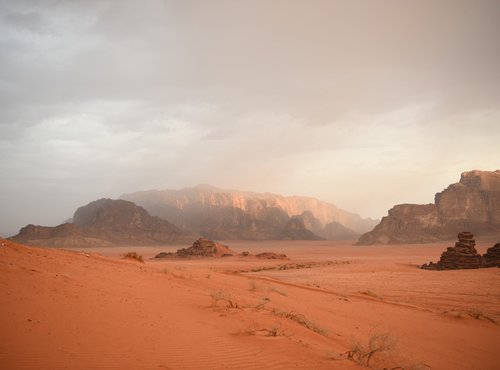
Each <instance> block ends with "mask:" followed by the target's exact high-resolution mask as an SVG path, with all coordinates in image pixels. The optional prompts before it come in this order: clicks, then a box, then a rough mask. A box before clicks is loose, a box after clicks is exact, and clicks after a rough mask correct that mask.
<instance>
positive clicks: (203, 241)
mask: <svg viewBox="0 0 500 370" xmlns="http://www.w3.org/2000/svg"><path fill="white" fill-rule="evenodd" d="M236 254H237V253H236V252H234V251H232V250H231V249H229V247H228V246H227V245H224V244H220V243H216V242H214V241H212V240H210V239H207V238H199V239H198V240H196V241H195V242H194V243H193V245H192V246H191V247H189V248H181V249H178V250H177V252H175V253H171V252H161V253H159V254H157V255H156V256H155V258H172V257H174V258H175V257H178V258H194V257H229V256H235V255H236Z"/></svg>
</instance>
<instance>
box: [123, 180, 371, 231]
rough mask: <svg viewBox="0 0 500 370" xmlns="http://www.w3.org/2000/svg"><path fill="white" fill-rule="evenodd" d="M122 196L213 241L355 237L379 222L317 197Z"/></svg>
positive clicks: (198, 192) (198, 191)
mask: <svg viewBox="0 0 500 370" xmlns="http://www.w3.org/2000/svg"><path fill="white" fill-rule="evenodd" d="M120 198H121V199H125V200H129V201H132V202H134V203H135V204H137V205H140V206H141V207H144V208H145V209H146V210H147V211H148V212H149V213H151V214H152V215H155V216H158V217H161V218H162V219H165V220H168V221H169V222H171V223H173V224H175V225H177V226H179V227H180V228H182V229H184V230H189V231H191V232H194V233H198V234H201V235H203V236H205V237H208V238H211V239H217V240H232V239H234V240H236V239H248V240H264V239H300V240H314V239H331V240H340V239H356V238H357V237H358V236H359V235H360V234H361V233H363V232H366V231H368V230H371V229H372V228H373V227H374V226H375V225H376V224H377V223H378V221H377V220H372V219H363V218H361V217H360V216H359V215H357V214H355V213H350V212H347V211H345V210H342V209H339V208H337V207H336V206H334V205H333V204H330V203H327V202H323V201H320V200H318V199H315V198H310V197H301V196H282V195H277V194H271V193H255V192H246V191H240V190H227V189H219V188H216V187H213V186H210V185H198V186H196V187H193V188H185V189H181V190H147V191H139V192H135V193H130V194H124V195H122V196H121V197H120Z"/></svg>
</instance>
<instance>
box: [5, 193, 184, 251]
mask: <svg viewBox="0 0 500 370" xmlns="http://www.w3.org/2000/svg"><path fill="white" fill-rule="evenodd" d="M12 240H15V241H17V242H22V243H25V244H32V245H42V246H57V247H73V246H90V247H92V246H112V245H155V244H166V243H171V242H177V241H187V240H192V236H189V235H187V234H185V233H184V232H183V231H182V230H180V229H179V228H178V227H177V226H174V225H172V224H171V223H169V222H168V221H165V220H162V219H160V218H159V217H154V216H151V215H150V214H149V213H148V212H147V211H146V210H145V209H144V208H142V207H139V206H136V205H135V204H134V203H132V202H129V201H125V200H113V199H100V200H96V201H94V202H91V203H89V204H87V205H86V206H84V207H80V208H78V209H77V210H76V212H75V214H74V216H73V223H64V224H61V225H59V226H55V227H48V226H35V225H31V224H30V225H28V226H26V227H23V228H22V229H21V230H20V232H19V234H17V235H15V236H14V237H12Z"/></svg>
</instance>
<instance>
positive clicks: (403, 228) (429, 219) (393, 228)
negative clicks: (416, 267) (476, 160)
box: [358, 170, 500, 245]
mask: <svg viewBox="0 0 500 370" xmlns="http://www.w3.org/2000/svg"><path fill="white" fill-rule="evenodd" d="M464 229H465V230H473V231H474V233H476V234H480V235H484V234H489V233H493V234H500V170H497V171H478V170H474V171H470V172H464V173H463V174H462V176H461V178H460V182H458V183H456V184H452V185H450V186H448V188H446V189H445V190H444V191H442V192H440V193H437V194H436V196H435V202H434V204H425V205H417V204H400V205H397V206H394V207H393V208H392V209H390V210H389V214H388V216H386V217H384V218H383V219H382V221H381V222H380V223H379V224H378V225H377V226H376V227H375V228H374V229H373V230H372V231H370V232H368V233H365V234H363V235H362V236H361V237H360V238H359V240H358V244H361V245H367V244H398V243H429V242H435V241H440V240H449V239H452V238H453V236H454V235H456V234H457V233H458V232H459V231H460V230H464Z"/></svg>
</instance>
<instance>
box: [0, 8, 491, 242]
mask: <svg viewBox="0 0 500 370" xmlns="http://www.w3.org/2000/svg"><path fill="white" fill-rule="evenodd" d="M499 40H500V1H483V0H474V1H461V0H451V1H447V0H440V1H436V0H414V1H411V0H406V1H399V0H394V1H384V0H381V1H357V0H346V1H336V0H326V1H323V0H302V1H299V0H265V1H260V0H252V1H244V0H241V1H232V0H227V1H222V0H221V1H220V0H211V1H203V0H198V1H196V0H194V1H191V0H178V1H160V0H145V1H124V0H116V1H112V0H109V1H107V0H99V1H95V0H84V1H77V0H71V1H62V0H57V1H56V0H52V1H44V0H38V1H23V0H17V1H9V0H0V174H1V178H0V179H1V181H0V235H2V234H3V235H4V236H5V235H7V234H13V233H16V232H17V231H18V230H19V228H21V227H22V226H25V225H27V224H29V223H33V224H39V225H48V226H53V225H57V224H59V223H61V222H63V221H64V220H65V219H67V218H69V217H71V216H72V215H73V213H74V211H75V210H76V208H78V207H80V206H83V205H85V204H87V203H89V202H91V201H93V200H96V199H99V198H103V197H109V198H117V197H119V196H120V195H121V194H123V193H126V192H133V191H139V190H148V189H179V188H183V187H189V186H194V185H197V184H200V183H206V184H211V185H214V186H218V187H222V188H231V189H241V190H251V191H258V192H272V193H278V194H283V195H305V196H313V197H317V198H319V199H322V200H325V201H328V202H331V203H333V204H335V205H337V206H338V207H341V208H343V209H346V210H348V211H351V212H356V213H359V214H360V215H361V216H363V217H372V218H381V217H383V216H384V215H386V214H387V210H388V209H389V208H391V207H392V206H393V205H395V204H399V203H432V202H433V201H434V194H435V193H436V192H439V191H442V190H443V189H444V188H445V187H446V186H448V185H449V184H451V183H454V182H457V181H458V180H459V178H460V174H461V172H464V171H468V170H472V169H482V170H496V169H499V168H500V41H499Z"/></svg>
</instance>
